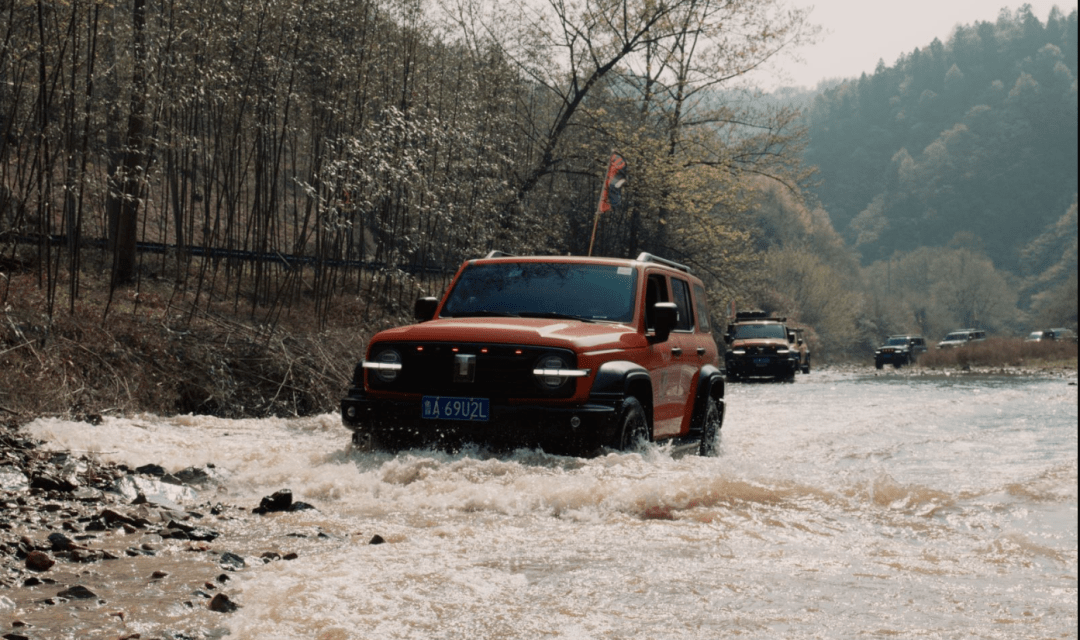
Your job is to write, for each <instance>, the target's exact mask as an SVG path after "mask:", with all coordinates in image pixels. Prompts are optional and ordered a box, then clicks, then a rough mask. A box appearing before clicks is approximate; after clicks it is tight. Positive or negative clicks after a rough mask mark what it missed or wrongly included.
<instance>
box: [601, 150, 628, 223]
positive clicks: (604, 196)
mask: <svg viewBox="0 0 1080 640" xmlns="http://www.w3.org/2000/svg"><path fill="white" fill-rule="evenodd" d="M625 168H626V161H625V160H623V159H622V156H620V155H619V154H617V153H613V154H611V161H610V162H609V163H608V169H607V177H606V178H605V179H604V190H603V191H601V192H600V212H601V213H607V212H608V211H611V205H612V200H614V202H615V204H618V202H619V196H618V194H619V188H620V187H622V185H623V183H624V182H626V179H625V178H624V177H622V176H621V175H619V174H620V173H621V172H622V170H623V169H625ZM616 176H618V178H616ZM612 196H614V197H612Z"/></svg>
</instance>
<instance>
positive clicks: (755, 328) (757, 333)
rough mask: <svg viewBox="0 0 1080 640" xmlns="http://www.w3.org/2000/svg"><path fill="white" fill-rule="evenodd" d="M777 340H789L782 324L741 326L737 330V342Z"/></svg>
mask: <svg viewBox="0 0 1080 640" xmlns="http://www.w3.org/2000/svg"><path fill="white" fill-rule="evenodd" d="M762 338H775V339H779V340H787V333H785V331H784V325H782V324H741V325H739V326H737V327H736V328H735V340H755V339H762Z"/></svg>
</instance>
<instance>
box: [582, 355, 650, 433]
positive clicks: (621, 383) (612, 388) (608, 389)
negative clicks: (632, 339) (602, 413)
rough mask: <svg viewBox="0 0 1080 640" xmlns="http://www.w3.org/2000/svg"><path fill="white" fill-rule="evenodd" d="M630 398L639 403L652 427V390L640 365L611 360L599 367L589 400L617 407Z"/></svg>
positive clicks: (647, 374) (647, 375) (646, 372)
mask: <svg viewBox="0 0 1080 640" xmlns="http://www.w3.org/2000/svg"><path fill="white" fill-rule="evenodd" d="M630 396H634V397H635V398H637V399H638V402H640V403H641V407H642V408H643V409H645V416H646V417H647V418H648V420H649V425H650V426H652V423H653V388H652V377H651V376H649V371H648V370H647V369H646V368H645V367H643V366H641V365H640V364H636V363H634V362H630V361H627V360H613V361H611V362H605V363H604V364H602V365H600V368H599V369H597V371H596V379H595V380H593V385H592V390H591V391H590V392H589V400H590V401H592V402H597V403H600V404H606V405H610V406H616V407H617V406H618V405H619V404H621V403H622V401H623V398H627V397H630Z"/></svg>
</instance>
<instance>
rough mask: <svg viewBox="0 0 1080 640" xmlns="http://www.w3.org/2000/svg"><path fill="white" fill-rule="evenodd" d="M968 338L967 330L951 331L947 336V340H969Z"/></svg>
mask: <svg viewBox="0 0 1080 640" xmlns="http://www.w3.org/2000/svg"><path fill="white" fill-rule="evenodd" d="M967 339H968V334H967V331H964V332H963V333H950V334H949V335H947V336H945V342H956V341H958V340H967Z"/></svg>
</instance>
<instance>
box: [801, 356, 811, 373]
mask: <svg viewBox="0 0 1080 640" xmlns="http://www.w3.org/2000/svg"><path fill="white" fill-rule="evenodd" d="M802 372H803V373H810V360H809V359H807V361H806V362H805V363H804V364H803V366H802Z"/></svg>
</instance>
